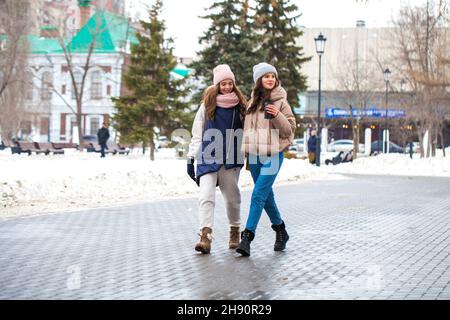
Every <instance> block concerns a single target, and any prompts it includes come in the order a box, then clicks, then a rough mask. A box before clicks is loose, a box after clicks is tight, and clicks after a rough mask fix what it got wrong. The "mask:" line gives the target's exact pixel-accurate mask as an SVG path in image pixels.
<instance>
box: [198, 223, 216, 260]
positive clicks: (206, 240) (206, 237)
mask: <svg viewBox="0 0 450 320" xmlns="http://www.w3.org/2000/svg"><path fill="white" fill-rule="evenodd" d="M211 234H212V229H211V228H207V227H205V228H203V229H202V230H201V234H199V236H200V242H199V243H197V244H196V245H195V251H199V252H201V253H203V254H208V253H210V252H211V241H212V235H211Z"/></svg>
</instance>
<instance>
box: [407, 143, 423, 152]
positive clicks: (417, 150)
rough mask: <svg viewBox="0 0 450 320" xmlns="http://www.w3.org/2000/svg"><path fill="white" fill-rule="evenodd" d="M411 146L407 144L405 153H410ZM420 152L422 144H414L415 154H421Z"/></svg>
mask: <svg viewBox="0 0 450 320" xmlns="http://www.w3.org/2000/svg"><path fill="white" fill-rule="evenodd" d="M409 149H410V144H409V143H407V144H406V146H405V152H406V153H409ZM419 152H420V144H419V142H418V141H414V142H413V153H419Z"/></svg>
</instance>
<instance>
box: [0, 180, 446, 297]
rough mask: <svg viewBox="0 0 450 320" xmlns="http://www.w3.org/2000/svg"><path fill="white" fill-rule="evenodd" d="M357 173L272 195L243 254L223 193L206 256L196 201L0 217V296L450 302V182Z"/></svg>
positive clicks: (279, 191)
mask: <svg viewBox="0 0 450 320" xmlns="http://www.w3.org/2000/svg"><path fill="white" fill-rule="evenodd" d="M352 178H353V179H352V180H345V181H326V182H308V183H304V184H301V185H294V186H285V187H279V188H277V190H276V197H277V199H278V203H279V207H280V209H281V211H282V212H283V214H284V218H285V221H286V224H287V227H288V231H289V233H290V236H291V240H290V241H289V242H288V246H287V247H288V248H287V250H286V251H285V252H283V253H277V252H274V251H273V242H274V232H273V231H272V230H271V229H270V225H269V222H268V219H267V218H266V217H265V216H264V217H263V218H262V220H261V223H260V226H259V229H258V230H257V237H256V239H255V241H254V243H253V246H252V256H251V257H250V258H242V257H240V256H239V255H237V254H235V253H234V252H233V251H231V250H228V249H227V241H228V238H227V237H228V233H227V226H226V219H225V212H224V206H223V202H222V200H221V197H220V196H219V197H218V199H220V201H218V208H217V213H216V228H215V229H214V237H215V239H214V242H213V251H212V254H211V255H206V256H204V255H200V254H197V253H196V252H195V251H194V250H193V248H194V244H195V242H196V241H197V236H196V231H197V230H196V229H197V211H196V208H197V201H196V199H183V200H172V201H164V202H159V203H153V204H141V205H134V206H126V207H117V208H113V209H101V210H92V211H83V212H75V213H61V214H55V215H48V216H40V217H31V218H30V217H29V218H17V219H10V220H0V252H1V254H0V299H450V197H449V194H450V179H444V178H408V177H368V176H353V177H352ZM249 196H250V195H249V193H245V194H244V199H243V203H244V206H243V213H244V214H243V216H244V217H246V216H247V210H248V205H249ZM244 220H245V219H244Z"/></svg>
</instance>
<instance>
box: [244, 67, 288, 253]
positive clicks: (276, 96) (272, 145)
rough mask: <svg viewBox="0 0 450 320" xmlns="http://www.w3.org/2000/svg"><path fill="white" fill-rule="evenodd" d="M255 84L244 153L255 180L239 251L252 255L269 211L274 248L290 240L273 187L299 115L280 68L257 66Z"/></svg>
mask: <svg viewBox="0 0 450 320" xmlns="http://www.w3.org/2000/svg"><path fill="white" fill-rule="evenodd" d="M253 79H254V81H255V86H254V88H253V92H252V98H251V100H250V102H249V103H248V105H247V109H246V117H245V123H244V141H243V145H242V149H243V152H245V154H246V155H247V159H248V162H249V167H250V172H251V175H252V178H253V181H254V183H255V186H254V189H253V192H252V199H251V204H250V212H249V216H248V219H247V224H246V228H245V230H244V231H243V232H242V234H241V241H240V243H239V246H238V248H237V249H236V251H237V252H238V253H240V254H241V255H243V256H249V255H250V243H251V242H252V241H253V239H254V238H255V232H256V228H257V226H258V222H259V220H260V218H261V215H262V212H263V210H265V211H266V212H267V214H268V216H269V218H270V221H271V223H272V229H273V230H274V231H275V232H276V239H275V245H274V250H275V251H283V250H284V249H285V248H286V243H287V241H288V240H289V235H288V233H287V231H286V226H285V223H284V221H283V220H282V218H281V214H280V211H279V210H278V207H277V204H276V202H275V195H274V192H273V189H272V186H273V184H274V182H275V180H276V177H277V175H278V172H279V171H280V168H281V165H282V163H283V159H284V156H283V152H284V150H285V149H286V148H288V147H289V145H291V143H292V141H293V139H294V133H295V128H296V123H295V117H294V115H293V113H292V109H291V107H290V105H289V103H288V101H287V93H286V91H285V90H284V89H283V88H282V87H281V85H280V81H279V79H278V72H277V70H276V68H275V67H274V66H272V65H270V64H268V63H260V64H258V65H256V66H254V67H253Z"/></svg>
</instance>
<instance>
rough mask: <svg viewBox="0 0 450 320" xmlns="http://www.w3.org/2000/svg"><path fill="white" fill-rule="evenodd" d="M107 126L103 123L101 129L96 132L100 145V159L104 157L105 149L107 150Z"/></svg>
mask: <svg viewBox="0 0 450 320" xmlns="http://www.w3.org/2000/svg"><path fill="white" fill-rule="evenodd" d="M108 127H109V124H108V123H107V122H103V127H101V128H100V129H99V130H98V132H97V138H98V144H99V145H100V154H101V158H104V157H105V149H108V146H107V143H108V139H109V130H108Z"/></svg>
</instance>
